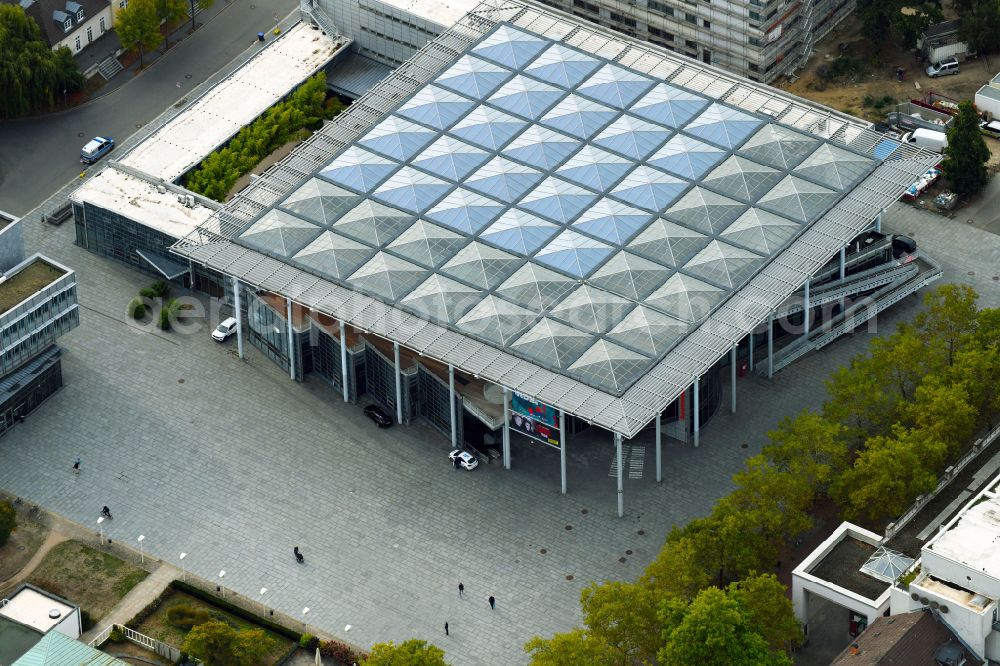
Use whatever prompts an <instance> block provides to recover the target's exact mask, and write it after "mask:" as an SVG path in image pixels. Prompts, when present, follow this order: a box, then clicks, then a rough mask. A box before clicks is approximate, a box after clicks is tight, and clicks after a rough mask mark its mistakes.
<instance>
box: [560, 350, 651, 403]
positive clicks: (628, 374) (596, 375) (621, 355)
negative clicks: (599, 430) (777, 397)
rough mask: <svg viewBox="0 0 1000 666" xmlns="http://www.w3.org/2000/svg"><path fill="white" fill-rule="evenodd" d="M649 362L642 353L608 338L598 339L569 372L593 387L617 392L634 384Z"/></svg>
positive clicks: (646, 368) (647, 367) (619, 392)
mask: <svg viewBox="0 0 1000 666" xmlns="http://www.w3.org/2000/svg"><path fill="white" fill-rule="evenodd" d="M650 365H651V363H650V360H649V359H648V358H646V357H645V356H643V355H642V354H637V353H635V352H634V351H630V350H628V349H625V348H624V347H620V346H618V345H616V344H614V343H611V342H608V341H607V340H598V341H597V342H595V343H594V345H593V346H592V347H591V348H590V349H588V350H587V351H585V352H584V353H583V354H582V355H581V356H580V358H579V359H577V361H576V362H575V363H573V365H571V366H570V367H569V372H570V374H571V375H574V376H576V377H578V378H580V379H581V380H582V381H584V382H586V383H587V384H590V385H591V386H597V387H599V388H601V389H602V390H604V391H607V392H609V393H614V394H616V395H618V394H621V393H623V392H624V391H625V389H627V388H628V387H629V386H631V385H632V384H634V383H635V380H637V379H638V378H639V377H640V376H641V375H642V374H643V373H644V372H646V370H648V369H649V366H650Z"/></svg>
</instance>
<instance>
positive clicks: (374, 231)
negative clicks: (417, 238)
mask: <svg viewBox="0 0 1000 666" xmlns="http://www.w3.org/2000/svg"><path fill="white" fill-rule="evenodd" d="M412 222H413V216H412V215H410V214H408V213H405V212H403V211H401V210H398V209H396V208H391V207H389V206H386V205H383V204H380V203H379V202H377V201H372V200H370V199H365V200H362V201H361V203H359V204H358V205H357V206H355V207H354V208H352V209H351V210H349V211H347V212H346V213H344V215H342V216H341V218H340V219H339V220H337V221H336V222H335V223H334V224H333V229H334V231H337V232H338V233H341V234H343V235H345V236H350V237H351V238H353V239H354V240H358V241H361V242H362V243H366V244H368V245H373V246H379V245H384V244H385V243H388V242H389V241H391V240H392V239H393V238H395V237H396V235H397V234H399V232H401V231H402V230H403V229H405V228H406V227H408V226H410V224H411V223H412Z"/></svg>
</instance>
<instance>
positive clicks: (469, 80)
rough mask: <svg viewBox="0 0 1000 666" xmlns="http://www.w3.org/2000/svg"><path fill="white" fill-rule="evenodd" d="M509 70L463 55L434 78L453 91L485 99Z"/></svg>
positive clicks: (498, 85)
mask: <svg viewBox="0 0 1000 666" xmlns="http://www.w3.org/2000/svg"><path fill="white" fill-rule="evenodd" d="M510 75H511V71H510V70H509V69H507V68H506V67H500V66H499V65H495V64H493V63H491V62H487V61H486V60H483V59H481V58H477V57H475V56H473V55H464V56H462V57H461V58H459V59H458V60H457V61H456V62H455V64H454V65H452V66H451V67H449V68H448V69H446V70H445V71H444V72H443V73H442V74H441V75H440V76H438V77H437V79H435V82H436V83H437V84H438V85H439V86H443V87H445V88H448V89H450V90H452V91H454V92H458V93H462V94H463V95H469V96H470V97H475V98H476V99H479V100H481V99H485V98H486V97H487V96H489V94H490V93H492V92H493V91H494V90H496V89H497V88H499V87H500V86H501V85H502V84H503V82H504V81H506V80H507V77H509V76H510Z"/></svg>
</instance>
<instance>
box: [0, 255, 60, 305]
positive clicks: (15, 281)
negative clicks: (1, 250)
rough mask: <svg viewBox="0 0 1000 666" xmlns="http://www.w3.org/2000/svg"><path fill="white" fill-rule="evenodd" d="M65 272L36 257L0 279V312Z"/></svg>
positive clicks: (23, 299)
mask: <svg viewBox="0 0 1000 666" xmlns="http://www.w3.org/2000/svg"><path fill="white" fill-rule="evenodd" d="M65 274H66V271H64V270H63V269H61V268H58V267H56V266H53V265H52V264H50V263H49V262H47V261H45V260H44V259H38V258H36V259H35V260H34V261H32V262H31V263H30V264H28V265H27V266H24V267H23V268H20V269H18V270H17V271H16V272H14V273H10V274H8V275H5V276H4V277H3V278H2V280H0V314H3V313H5V312H7V311H8V310H10V309H11V308H13V307H15V306H16V305H18V304H19V303H22V302H24V301H26V300H27V299H29V298H31V297H32V296H33V295H34V294H36V293H38V292H39V291H41V290H42V289H44V288H45V287H47V286H48V285H50V284H52V283H53V282H55V281H56V280H58V279H59V278H60V277H62V276H63V275H65Z"/></svg>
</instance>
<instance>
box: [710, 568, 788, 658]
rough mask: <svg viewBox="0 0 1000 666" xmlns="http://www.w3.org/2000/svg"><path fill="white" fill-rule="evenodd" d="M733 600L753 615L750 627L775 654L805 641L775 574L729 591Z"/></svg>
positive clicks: (753, 578)
mask: <svg viewBox="0 0 1000 666" xmlns="http://www.w3.org/2000/svg"><path fill="white" fill-rule="evenodd" d="M726 594H727V595H728V596H729V598H731V599H733V600H734V601H736V603H738V604H739V605H740V606H741V607H742V608H743V609H744V610H745V611H746V612H747V614H748V615H749V617H750V626H751V627H754V629H755V630H756V631H757V633H759V634H760V635H761V636H763V637H764V640H765V641H766V642H767V644H768V647H769V648H770V649H771V650H772V651H773V652H788V651H789V650H791V649H793V648H795V647H798V646H799V645H801V644H802V642H803V639H804V638H805V637H804V636H803V635H802V627H801V626H800V625H799V621H798V620H797V619H796V618H795V611H794V610H793V608H792V601H791V599H789V598H788V594H787V591H786V589H785V586H784V585H782V584H781V582H780V581H779V580H778V577H777V576H775V575H774V574H759V575H757V574H754V575H751V576H748V577H747V578H745V579H743V580H741V581H737V582H735V583H733V584H732V585H730V586H729V587H728V588H726Z"/></svg>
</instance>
